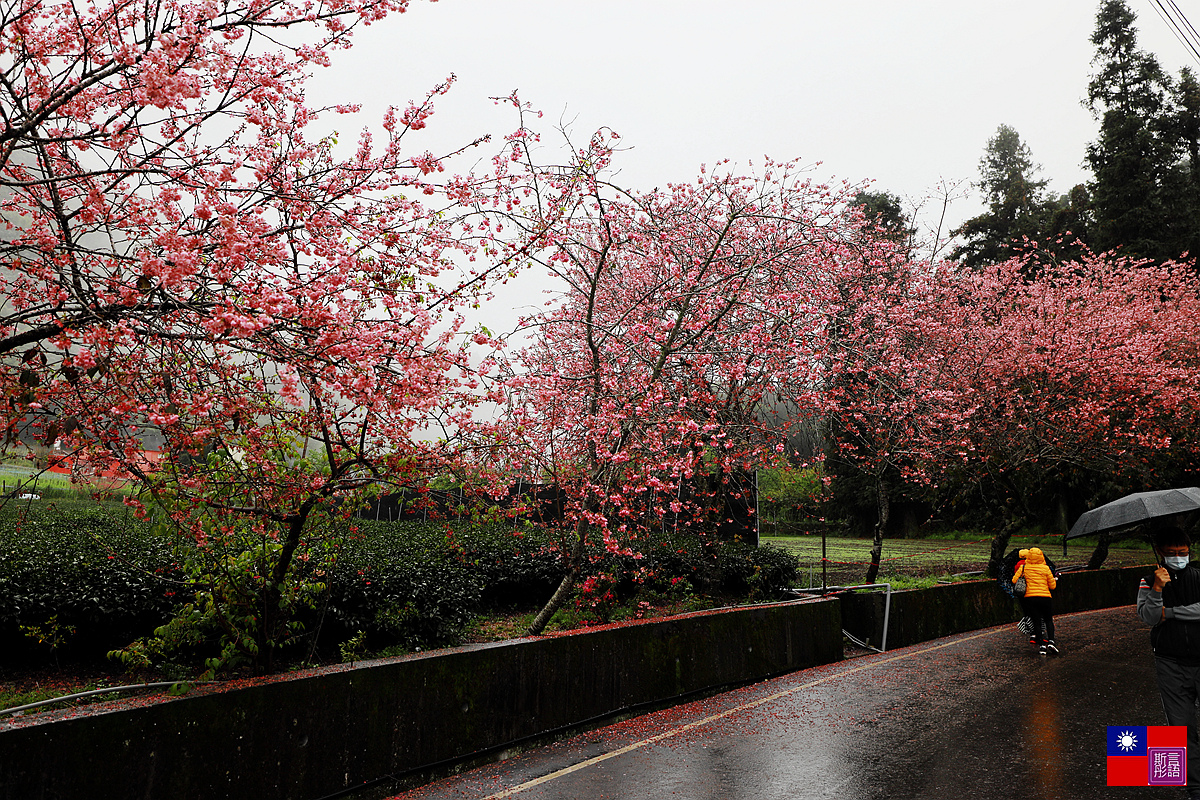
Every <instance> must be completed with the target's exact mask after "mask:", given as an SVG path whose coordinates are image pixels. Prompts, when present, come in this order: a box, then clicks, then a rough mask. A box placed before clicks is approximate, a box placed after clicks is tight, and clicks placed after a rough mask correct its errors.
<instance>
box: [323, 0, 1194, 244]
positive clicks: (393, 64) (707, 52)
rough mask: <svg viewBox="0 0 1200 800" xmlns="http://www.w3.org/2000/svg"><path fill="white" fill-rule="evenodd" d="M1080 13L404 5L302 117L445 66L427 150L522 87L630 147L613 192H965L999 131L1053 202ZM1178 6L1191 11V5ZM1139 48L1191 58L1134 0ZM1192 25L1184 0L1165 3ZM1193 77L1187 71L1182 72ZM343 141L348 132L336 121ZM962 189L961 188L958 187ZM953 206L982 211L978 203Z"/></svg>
mask: <svg viewBox="0 0 1200 800" xmlns="http://www.w3.org/2000/svg"><path fill="white" fill-rule="evenodd" d="M1097 6H1098V2H1093V1H1092V0H1009V1H1008V2H1003V3H1000V2H978V0H976V1H975V2H964V0H955V1H954V2H948V1H947V0H909V2H903V3H901V2H895V0H886V1H885V0H860V2H856V3H843V2H829V0H826V1H825V2H813V0H791V2H785V1H784V0H775V1H772V0H741V2H738V3H730V2H722V3H717V2H698V1H697V0H689V1H687V2H685V1H684V0H610V1H609V2H606V3H603V4H599V3H586V2H579V0H505V1H504V2H500V0H441V1H440V2H436V3H428V2H424V1H423V0H416V2H414V3H413V5H412V7H411V9H410V10H409V12H408V13H406V14H403V15H397V16H394V17H391V18H389V19H387V20H386V21H385V22H383V23H380V24H377V25H374V26H371V27H370V28H366V29H363V30H361V31H359V33H358V34H357V37H356V40H357V41H356V44H355V47H354V49H353V50H351V51H349V52H346V53H338V54H336V55H335V57H334V59H335V60H334V65H333V67H331V68H330V69H327V70H321V71H320V72H318V74H317V75H315V76H314V79H313V81H312V82H311V84H310V91H309V101H310V104H312V105H323V104H326V103H333V102H360V103H362V104H363V106H364V113H363V114H362V115H361V116H360V117H358V118H356V119H355V122H354V123H353V125H357V126H362V125H366V124H371V123H374V122H375V121H377V120H378V118H379V117H380V116H381V114H382V113H383V110H384V109H385V108H386V107H387V105H389V104H392V105H397V106H400V107H403V106H405V105H406V104H407V102H408V101H409V100H410V99H419V98H420V97H422V96H423V95H424V93H425V91H426V90H427V89H428V88H429V87H431V86H432V85H433V84H435V83H437V82H438V81H440V80H441V79H443V78H444V77H445V76H446V75H448V74H449V73H451V72H453V73H455V74H456V75H457V76H458V78H459V81H458V83H457V84H456V85H455V87H454V89H453V90H452V92H451V94H450V95H449V96H447V97H444V98H442V99H441V101H440V102H439V103H438V110H439V113H437V114H436V115H435V116H434V118H433V119H432V120H431V123H430V128H429V129H428V131H427V132H425V131H423V132H422V134H426V133H427V134H428V135H426V136H425V138H424V139H421V140H417V141H415V142H414V143H415V144H417V145H419V147H418V148H417V149H420V150H424V149H426V147H429V148H430V149H433V150H434V151H435V152H437V151H438V147H439V145H440V146H449V145H452V144H455V143H463V142H465V141H469V140H470V139H472V138H474V137H475V136H477V135H479V134H481V133H492V134H494V135H495V136H496V137H497V138H499V137H501V136H503V135H504V134H505V133H506V132H508V131H509V130H511V129H512V128H513V127H515V124H516V118H515V116H514V115H513V114H512V113H511V112H506V111H502V110H500V109H498V108H497V107H495V106H494V104H493V103H492V102H491V101H490V100H488V97H489V96H491V95H503V94H507V93H508V92H509V91H511V90H513V89H517V90H519V91H520V94H521V96H522V98H523V99H525V100H527V101H529V102H531V103H532V104H533V105H534V107H535V108H539V109H541V110H542V111H544V112H545V114H546V117H545V118H544V119H543V120H542V121H541V122H542V123H543V125H544V127H545V129H546V133H547V134H550V133H551V128H552V127H553V126H554V124H555V123H556V122H557V121H558V120H559V119H560V118H561V119H566V120H573V124H572V128H573V132H574V134H575V136H576V137H577V138H578V139H580V140H584V139H586V137H587V135H588V134H589V133H591V131H593V130H594V129H595V128H597V127H599V126H602V125H606V126H608V127H610V128H612V129H613V130H615V131H616V132H617V133H619V134H620V135H621V137H622V140H623V142H624V144H625V145H627V146H631V147H632V148H633V149H632V150H631V151H629V152H626V153H624V154H622V155H621V156H620V157H619V159H618V161H617V164H618V166H620V167H621V169H622V173H621V174H622V178H623V179H624V182H625V183H627V184H628V185H631V186H634V187H640V188H646V189H649V188H652V187H654V186H658V185H662V184H664V183H666V182H667V181H680V180H688V179H691V178H694V177H695V176H696V174H697V170H698V167H699V165H700V164H701V163H704V162H707V163H712V162H714V161H717V160H719V159H722V158H729V159H731V160H733V161H735V162H737V163H739V164H745V163H747V162H748V161H759V160H761V157H762V156H763V155H764V154H767V155H770V156H772V157H773V158H775V159H778V160H784V159H790V158H799V159H801V160H802V161H803V162H805V163H813V162H818V161H819V162H822V163H823V166H822V167H821V172H822V174H823V175H824V176H835V177H836V178H838V179H849V180H851V181H860V180H873V181H874V185H873V188H874V189H876V190H886V191H891V192H893V193H895V194H898V195H900V196H902V197H905V198H910V199H918V198H920V197H922V196H923V195H925V194H926V193H927V192H928V191H929V190H930V189H931V188H932V187H934V186H935V185H936V184H937V183H938V182H939V181H940V180H941V179H943V178H945V179H949V180H965V181H974V180H976V179H977V177H978V169H977V168H978V162H979V158H980V156H981V155H982V153H983V148H984V145H985V144H986V142H987V140H988V138H989V137H990V136H992V135H993V134H994V133H995V130H996V127H997V126H998V125H1000V124H1001V123H1004V124H1008V125H1011V126H1013V127H1014V128H1016V130H1017V131H1018V132H1019V133H1020V134H1021V137H1022V139H1023V140H1024V141H1025V142H1026V143H1027V144H1028V145H1029V146H1030V148H1031V149H1032V151H1033V155H1034V158H1035V160H1036V161H1037V162H1039V163H1041V164H1042V165H1043V166H1044V170H1043V173H1042V177H1044V178H1049V179H1050V181H1051V185H1050V188H1051V189H1053V190H1055V191H1059V192H1066V191H1068V190H1069V189H1070V188H1071V186H1073V185H1074V184H1076V183H1078V182H1081V181H1083V180H1085V178H1086V173H1085V172H1084V170H1083V168H1082V166H1081V163H1082V161H1083V155H1084V147H1085V145H1086V143H1087V142H1088V141H1089V140H1090V139H1091V138H1093V136H1094V135H1095V130H1096V124H1095V122H1094V121H1093V120H1092V118H1091V115H1090V114H1089V112H1088V111H1087V110H1086V109H1085V108H1084V107H1083V106H1082V105H1081V100H1082V99H1083V97H1084V94H1085V92H1086V87H1087V82H1088V76H1089V74H1090V72H1091V63H1090V62H1091V58H1092V54H1093V49H1092V45H1091V44H1090V42H1089V41H1088V39H1089V37H1090V36H1091V32H1092V29H1093V26H1094V19H1095V13H1096V8H1097ZM1189 6H1193V8H1189ZM1131 7H1132V8H1133V9H1134V11H1135V12H1136V13H1137V14H1138V29H1139V42H1140V44H1141V46H1142V48H1143V49H1146V50H1150V51H1152V52H1154V53H1155V54H1156V55H1157V56H1158V57H1159V60H1160V62H1161V63H1162V64H1163V66H1164V67H1165V68H1167V69H1168V71H1170V72H1172V73H1175V72H1177V71H1178V68H1179V67H1180V66H1183V65H1184V64H1187V63H1189V62H1188V61H1187V60H1186V58H1187V54H1186V52H1185V51H1184V49H1183V46H1182V45H1181V44H1179V42H1178V41H1177V40H1176V39H1175V38H1174V36H1173V35H1172V34H1171V32H1170V30H1169V29H1168V28H1167V26H1166V24H1165V23H1164V22H1163V21H1162V20H1161V19H1160V18H1159V17H1158V15H1157V14H1156V12H1155V11H1154V8H1153V6H1152V5H1151V3H1150V0H1131ZM1181 7H1182V8H1183V9H1184V11H1185V13H1191V15H1192V16H1193V17H1194V21H1195V22H1197V23H1198V24H1200V3H1195V2H1185V3H1181ZM1192 66H1193V67H1196V66H1197V65H1196V64H1195V63H1193V64H1192ZM337 125H338V127H339V128H340V129H341V130H340V132H341V134H342V135H343V137H344V140H350V141H353V138H355V137H353V136H352V135H351V134H352V133H355V131H352V130H351V127H352V125H351V123H350V122H348V121H347V120H339V121H338V122H337ZM964 188H968V189H969V188H970V187H967V186H966V185H965V184H964ZM970 194H971V197H970V198H969V199H968V200H965V201H960V202H958V203H957V204H956V205H955V206H954V207H953V208H952V210H951V217H952V219H953V221H954V222H961V221H962V220H963V219H965V218H966V217H969V216H971V215H973V214H976V213H978V212H979V210H980V208H981V206H980V205H979V202H978V200H977V198H976V193H975V192H974V190H973V189H970Z"/></svg>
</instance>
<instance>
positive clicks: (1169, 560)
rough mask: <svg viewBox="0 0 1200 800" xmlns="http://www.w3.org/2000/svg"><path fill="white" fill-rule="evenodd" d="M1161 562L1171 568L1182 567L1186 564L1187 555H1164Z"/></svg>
mask: <svg viewBox="0 0 1200 800" xmlns="http://www.w3.org/2000/svg"><path fill="white" fill-rule="evenodd" d="M1163 563H1164V564H1166V565H1167V566H1168V567H1170V568H1171V569H1183V568H1184V567H1186V566H1187V565H1188V557H1187V556H1164V557H1163Z"/></svg>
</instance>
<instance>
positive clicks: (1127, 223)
mask: <svg viewBox="0 0 1200 800" xmlns="http://www.w3.org/2000/svg"><path fill="white" fill-rule="evenodd" d="M1136 19H1137V17H1136V15H1135V14H1134V13H1133V11H1131V10H1130V8H1129V6H1128V5H1127V4H1126V3H1125V1H1124V0H1104V2H1103V3H1101V5H1100V9H1099V11H1098V12H1097V14H1096V29H1095V32H1094V33H1093V34H1092V44H1094V45H1095V46H1096V55H1095V57H1094V58H1093V60H1092V63H1093V64H1094V65H1095V67H1096V72H1095V73H1094V74H1093V75H1092V80H1091V82H1090V83H1089V84H1088V95H1087V106H1088V107H1089V108H1090V109H1091V111H1092V114H1093V115H1095V117H1096V118H1097V120H1099V122H1100V133H1099V136H1098V137H1097V139H1096V141H1095V142H1092V143H1091V144H1089V145H1088V148H1087V162H1088V165H1089V166H1090V167H1091V170H1092V175H1093V181H1092V184H1091V195H1092V208H1093V213H1094V216H1095V225H1094V231H1093V236H1094V245H1095V247H1096V249H1098V250H1110V249H1113V248H1116V247H1121V248H1123V249H1124V250H1125V252H1127V253H1129V254H1131V255H1137V256H1144V257H1147V258H1152V259H1156V260H1165V259H1168V258H1172V257H1174V256H1177V255H1178V253H1177V252H1172V251H1173V249H1174V248H1173V247H1172V244H1173V240H1174V239H1177V238H1178V231H1174V232H1173V231H1172V228H1177V227H1178V225H1176V224H1173V223H1174V222H1175V220H1174V219H1173V218H1175V217H1177V215H1178V211H1179V209H1178V204H1177V197H1173V195H1175V191H1173V190H1174V189H1177V187H1176V186H1175V185H1174V184H1175V183H1176V181H1174V180H1173V179H1172V176H1171V172H1172V170H1173V168H1174V166H1175V163H1176V160H1177V153H1178V149H1177V148H1178V143H1179V138H1178V128H1177V125H1176V124H1174V122H1175V121H1174V119H1173V118H1174V116H1175V115H1174V114H1173V109H1172V106H1171V98H1172V96H1173V91H1172V86H1171V81H1170V78H1169V77H1168V76H1167V74H1166V73H1165V72H1163V69H1162V67H1161V66H1160V65H1159V63H1158V60H1157V59H1156V58H1155V57H1154V56H1153V55H1152V54H1150V53H1146V52H1144V51H1142V50H1140V49H1139V48H1138V45H1137V29H1136V28H1135V27H1134V22H1135V21H1136Z"/></svg>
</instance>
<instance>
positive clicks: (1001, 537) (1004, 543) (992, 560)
mask: <svg viewBox="0 0 1200 800" xmlns="http://www.w3.org/2000/svg"><path fill="white" fill-rule="evenodd" d="M1016 531H1017V523H1016V520H1013V519H1010V520H1009V521H1008V522H1006V523H1004V527H1003V528H1001V529H1000V532H999V533H997V534H996V535H995V536H993V537H992V554H991V556H990V557H989V558H988V565H987V576H988V577H989V578H995V577H996V576H997V575H999V574H1000V562H1001V561H1003V560H1004V551H1005V550H1006V549H1007V548H1008V540H1009V539H1011V538H1012V535H1013V534H1014V533H1016Z"/></svg>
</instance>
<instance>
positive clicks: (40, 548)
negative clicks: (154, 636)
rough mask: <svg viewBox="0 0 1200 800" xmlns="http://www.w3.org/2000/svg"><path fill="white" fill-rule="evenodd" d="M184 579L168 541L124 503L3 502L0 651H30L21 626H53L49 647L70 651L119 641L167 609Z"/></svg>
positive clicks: (12, 654) (97, 649) (80, 653)
mask: <svg viewBox="0 0 1200 800" xmlns="http://www.w3.org/2000/svg"><path fill="white" fill-rule="evenodd" d="M182 578H183V575H182V572H181V570H180V568H179V567H178V565H177V557H176V551H175V547H174V545H173V543H172V542H171V541H170V540H169V539H164V538H163V537H161V536H159V535H156V534H155V533H153V532H152V531H150V530H149V528H148V526H146V525H145V524H143V523H141V522H140V521H138V520H137V519H135V518H133V517H132V516H130V515H127V514H126V510H125V509H124V508H122V507H121V506H116V505H113V504H107V505H97V504H96V503H93V502H91V501H68V500H60V501H56V502H55V503H54V504H47V503H45V502H43V503H41V504H10V505H8V506H6V507H4V508H2V509H0V641H2V642H3V646H2V647H0V650H6V651H7V652H8V657H9V658H11V659H15V658H19V657H21V656H22V655H28V656H36V654H37V651H36V645H35V642H33V640H32V639H31V638H30V637H28V636H26V635H23V634H22V632H21V630H22V628H24V629H25V630H26V633H28V632H29V631H33V630H41V631H51V630H53V631H54V633H53V636H52V638H53V640H54V642H55V650H56V651H57V652H59V653H67V654H70V655H72V656H75V657H87V656H89V655H93V654H99V653H102V652H104V651H105V650H107V649H109V648H111V647H116V646H121V645H124V644H126V643H128V642H129V641H130V640H131V639H133V638H134V637H136V636H139V635H142V634H144V633H146V632H147V631H149V630H150V629H152V628H153V626H155V625H159V624H161V623H162V622H163V621H164V620H165V619H167V618H168V617H169V616H170V614H171V611H172V609H173V608H175V607H176V606H177V605H178V600H177V596H178V595H179V593H180V591H181V589H182V588H183V584H182ZM31 646H35V649H34V650H30V649H29V648H30V647H31Z"/></svg>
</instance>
